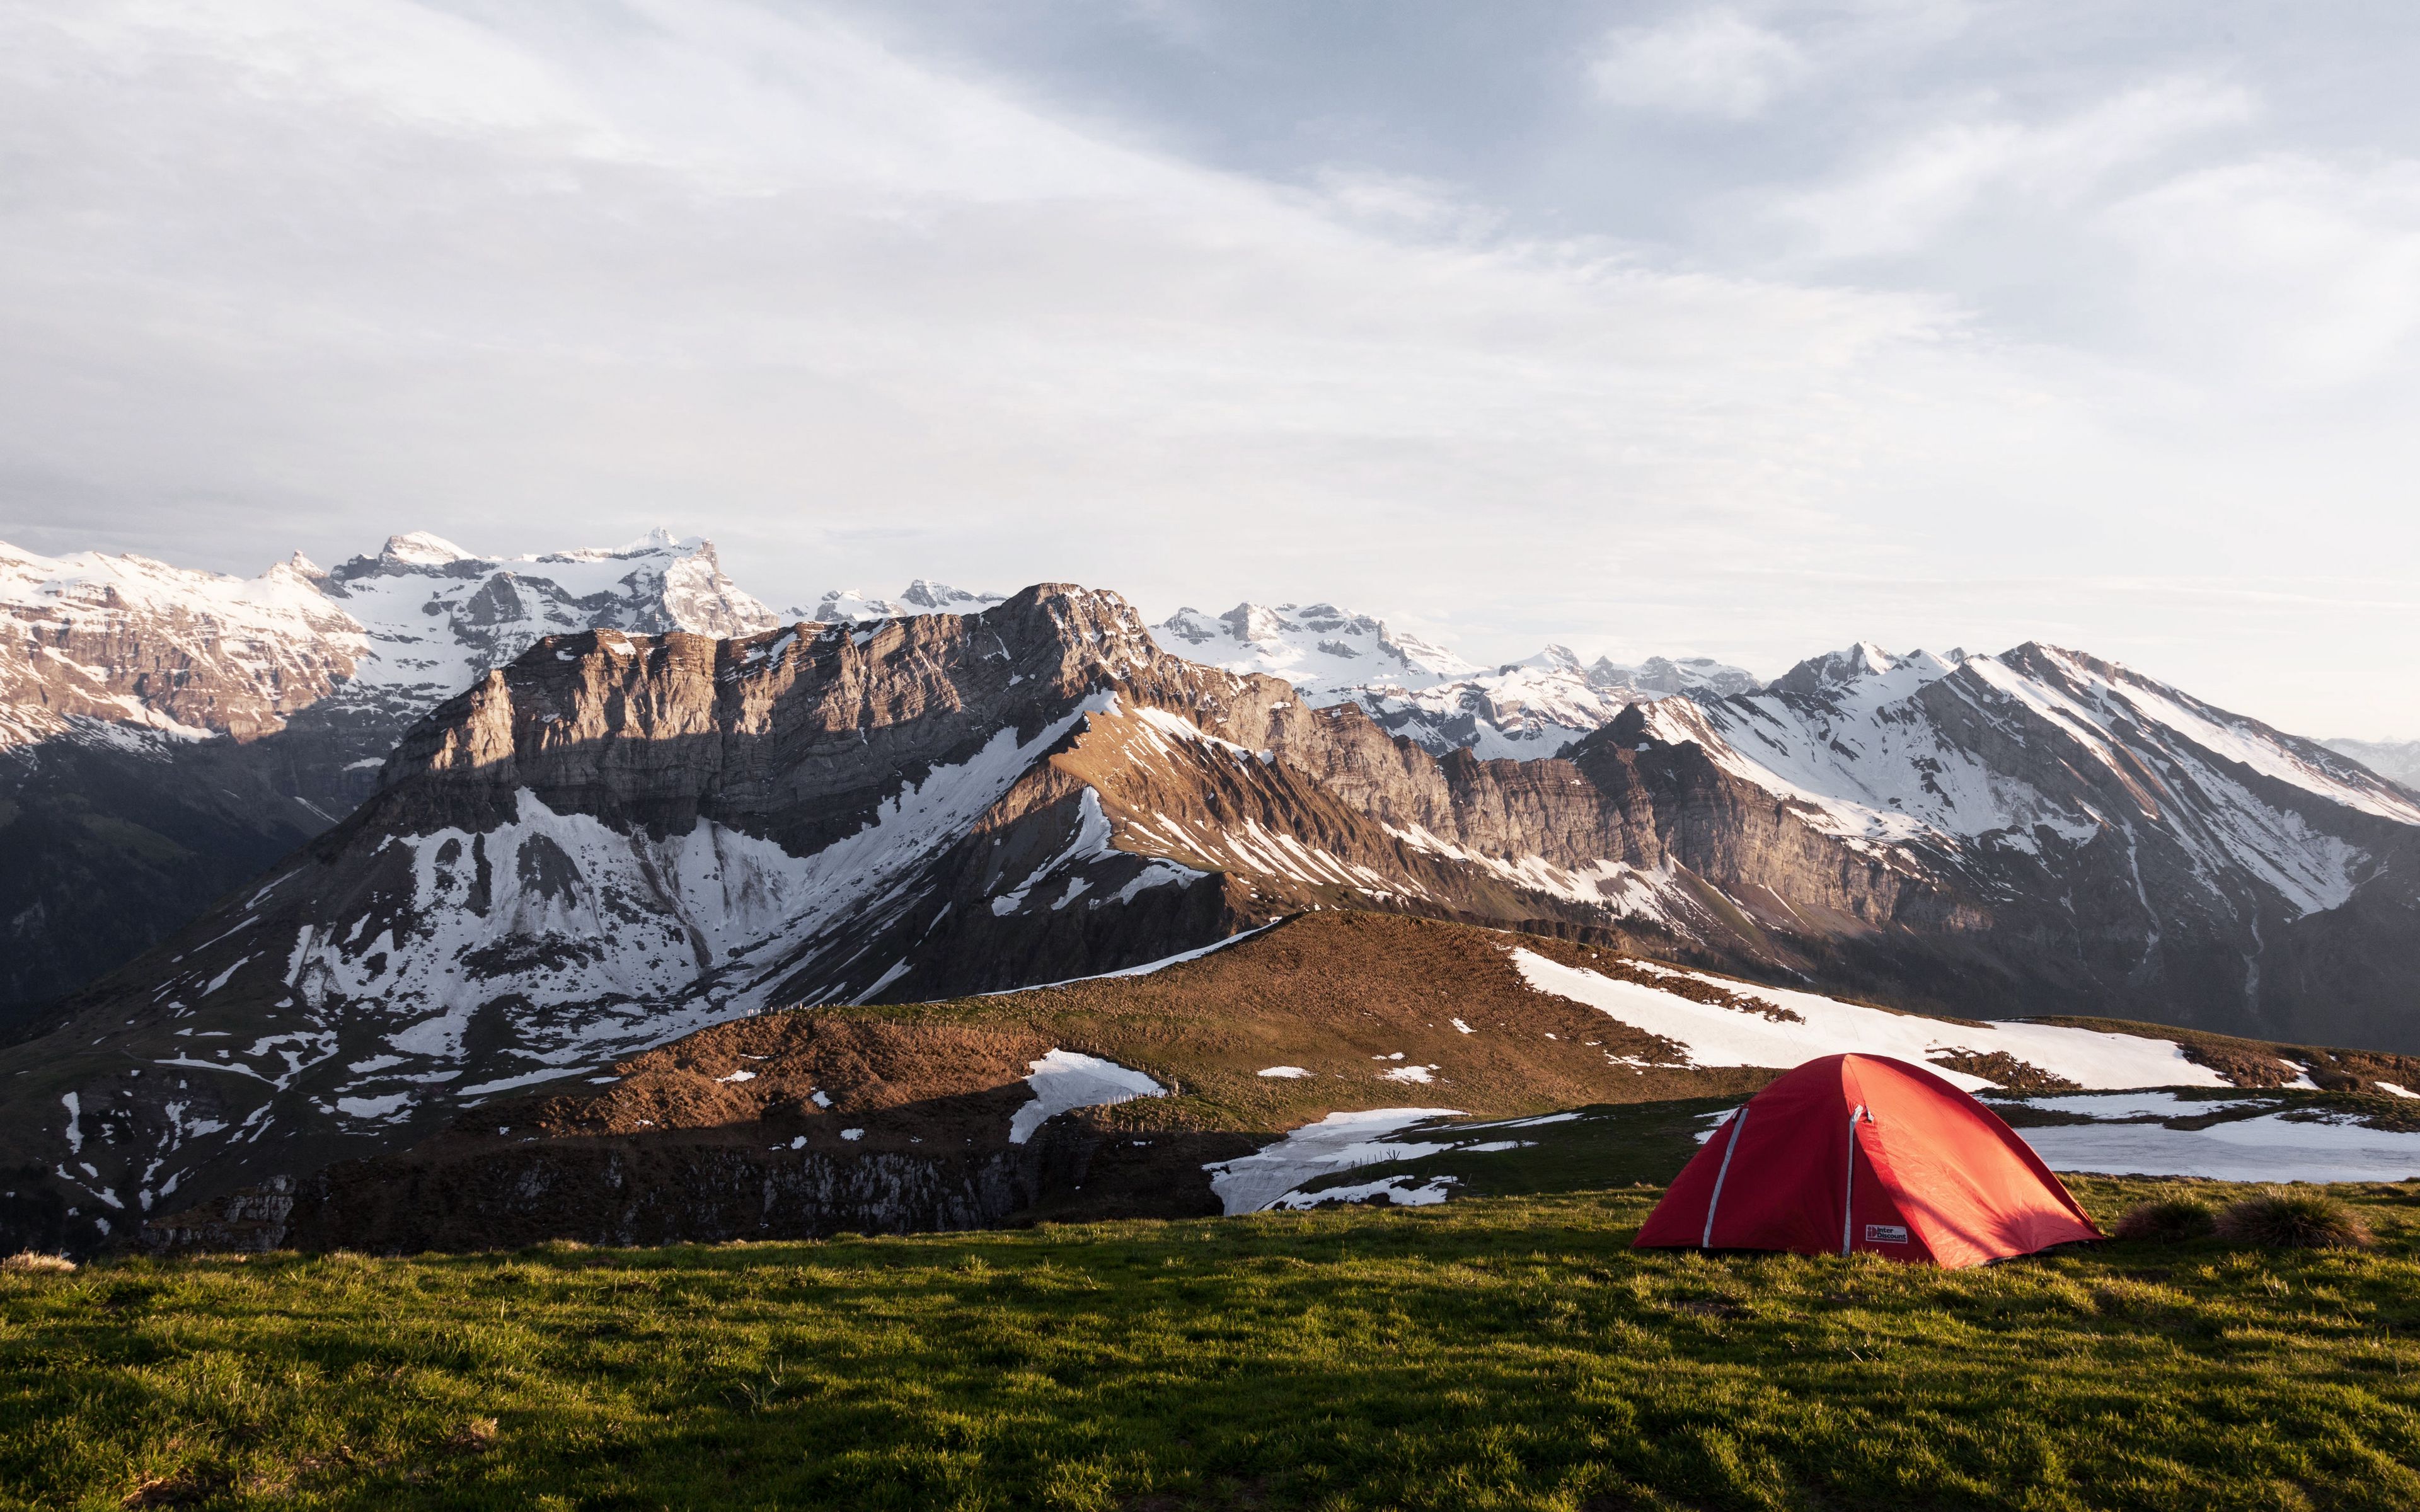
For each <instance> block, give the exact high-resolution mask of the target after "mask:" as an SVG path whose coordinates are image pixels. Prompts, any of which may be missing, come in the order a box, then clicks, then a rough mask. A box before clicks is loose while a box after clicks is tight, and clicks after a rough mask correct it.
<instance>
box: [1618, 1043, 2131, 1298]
mask: <svg viewBox="0 0 2420 1512" xmlns="http://www.w3.org/2000/svg"><path fill="white" fill-rule="evenodd" d="M2101 1237H2102V1233H2101V1230H2100V1229H2098V1228H2096V1227H2093V1225H2092V1220H2091V1219H2089V1218H2087V1217H2086V1216H2085V1215H2084V1210H2083V1209H2082V1208H2080V1207H2078V1206H2076V1203H2075V1198H2074V1197H2072V1196H2069V1195H2068V1190H2067V1188H2066V1187H2064V1186H2062V1185H2060V1184H2059V1180H2058V1178H2057V1177H2055V1176H2053V1175H2052V1174H2051V1173H2050V1167H2048V1166H2046V1165H2043V1164H2042V1163H2041V1157H2040V1156H2039V1155H2037V1154H2035V1153H2034V1152H2033V1150H2032V1149H2031V1148H2029V1147H2028V1146H2027V1145H2026V1144H2025V1142H2024V1140H2022V1139H2020V1138H2018V1137H2017V1136H2016V1134H2015V1132H2014V1131H2012V1130H2010V1129H2009V1126H2008V1125H2007V1124H2005V1123H2002V1122H2001V1121H2000V1119H1999V1116H1998V1115H1997V1114H1994V1113H1993V1111H1992V1110H1991V1109H1989V1108H1987V1107H1985V1106H1984V1105H1983V1104H1982V1103H1978V1102H1976V1101H1975V1100H1974V1099H1973V1098H1971V1097H1968V1096H1967V1095H1966V1094H1965V1093H1963V1092H1962V1091H1960V1090H1959V1089H1958V1088H1955V1087H1952V1086H1950V1085H1949V1084H1948V1083H1947V1082H1946V1081H1943V1080H1942V1079H1941V1078H1940V1077H1938V1076H1936V1075H1934V1074H1933V1073H1932V1072H1929V1071H1927V1070H1925V1069H1924V1068H1923V1067H1921V1066H1911V1065H1909V1064H1908V1063H1907V1062H1906V1061H1904V1060H1893V1059H1890V1058H1889V1057H1885V1056H1825V1057H1823V1059H1821V1060H1810V1061H1808V1062H1807V1064H1805V1065H1803V1066H1801V1067H1799V1068H1798V1069H1797V1070H1795V1071H1793V1072H1790V1073H1789V1074H1788V1075H1786V1076H1784V1077H1782V1078H1781V1079H1780V1080H1779V1081H1777V1082H1775V1083H1774V1084H1773V1085H1772V1086H1770V1087H1768V1088H1765V1089H1764V1090H1763V1091H1761V1092H1759V1093H1757V1094H1756V1096H1755V1097H1753V1098H1751V1099H1749V1100H1748V1104H1747V1106H1745V1107H1744V1108H1741V1109H1740V1110H1739V1111H1738V1112H1736V1113H1733V1114H1732V1115H1731V1116H1730V1118H1729V1119H1725V1120H1724V1122H1723V1124H1722V1126H1721V1127H1720V1128H1718V1129H1716V1130H1715V1131H1714V1137H1713V1138H1711V1139H1709V1140H1707V1141H1706V1147H1705V1148H1704V1149H1700V1150H1699V1151H1698V1154H1697V1158H1696V1159H1694V1160H1692V1161H1690V1162H1689V1164H1688V1166H1687V1167H1686V1168H1685V1169H1683V1171H1682V1172H1681V1175H1680V1179H1679V1180H1675V1181H1674V1182H1673V1183H1672V1186H1671V1190H1669V1191H1668V1192H1666V1193H1665V1194H1664V1200H1663V1201H1661V1202H1659V1203H1657V1204H1656V1205H1655V1211H1654V1212H1652V1214H1650V1215H1649V1216H1648V1219H1647V1227H1644V1228H1641V1229H1640V1230H1639V1231H1638V1238H1637V1241H1636V1242H1637V1245H1638V1246H1639V1247H1641V1248H1680V1247H1683V1246H1685V1247H1688V1248H1693V1249H1777V1250H1794V1251H1796V1252H1797V1253H1799V1254H1801V1255H1845V1254H1847V1253H1848V1252H1849V1251H1851V1250H1871V1251H1872V1252H1873V1253H1875V1254H1877V1255H1887V1256H1889V1257H1891V1258H1892V1259H1895V1260H1913V1261H1916V1262H1919V1263H1921V1262H1930V1263H1931V1264H1934V1265H1938V1266H1941V1267H1943V1268H1945V1269H1955V1268H1957V1267H1959V1266H1964V1265H1977V1264H1980V1263H1981V1262H1983V1261H1985V1260H1995V1259H2001V1258H2004V1257H2008V1256H2010V1255H2030V1254H2032V1253H2033V1252H2034V1251H2036V1250H2039V1249H2046V1248H2048V1247H2049V1246H2051V1245H2053V1244H2063V1243H2066V1242H2069V1241H2070V1240H2078V1239H2099V1238H2101Z"/></svg>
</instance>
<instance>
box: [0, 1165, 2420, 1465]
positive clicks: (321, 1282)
mask: <svg viewBox="0 0 2420 1512" xmlns="http://www.w3.org/2000/svg"><path fill="white" fill-rule="evenodd" d="M2187 1185H2188V1184H2187V1183H2155V1182H2148V1181H2087V1182H2081V1183H2078V1190H2079V1193H2080V1195H2082V1196H2084V1197H2085V1199H2086V1202H2087V1204H2088V1205H2089V1206H2091V1207H2092V1208H2093V1210H2094V1211H2096V1212H2097V1213H2099V1214H2100V1215H2102V1217H2103V1218H2104V1220H2105V1219H2107V1218H2110V1217H2114V1215H2115V1214H2116V1213H2118V1212H2119V1211H2124V1210H2125V1209H2126V1208H2127V1207H2129V1206H2131V1205H2133V1203H2135V1202H2137V1201H2140V1200H2144V1199H2146V1198H2148V1197H2152V1196H2161V1195H2172V1194H2174V1193H2176V1192H2179V1191H2181V1190H2184V1189H2186V1187H2187ZM2338 1191H2339V1195H2344V1196H2350V1199H2351V1200H2352V1202H2353V1203H2354V1205H2355V1206H2356V1207H2357V1208H2358V1209H2359V1210H2360V1211H2361V1212H2362V1215H2363V1216H2364V1217H2365V1218H2366V1220H2367V1221H2368V1223H2369V1224H2370V1226H2371V1227H2373V1228H2374V1229H2375V1230H2376V1232H2377V1234H2378V1236H2379V1246H2378V1248H2377V1249H2375V1250H2373V1251H2368V1252H2353V1251H2304V1252H2296V1253H2271V1252H2260V1251H2247V1250H2239V1249H2231V1248H2229V1247H2227V1246H2226V1245H2225V1244H2223V1243H2220V1242H2217V1241H2214V1240H2205V1241H2197V1242H2191V1243H2186V1244H2180V1245H2168V1246H2162V1245H2154V1244H2149V1243H2138V1244H2111V1245H2108V1246H2104V1247H2102V1248H2100V1249H2098V1250H2096V1251H2092V1252H2087V1253H2080V1254H2071V1255H2063V1256H2057V1257H2048V1258H2040V1259H2034V1260H2028V1261H2023V1262H2018V1263H2014V1264H2009V1265H2006V1266H2000V1267H1995V1268H1992V1269H1989V1270H1982V1271H1969V1272H1962V1273H1938V1272H1932V1271H1926V1270H1917V1269H1914V1268H1908V1267H1901V1266H1897V1265H1893V1264H1891V1263H1888V1262H1885V1261H1880V1260H1872V1259H1865V1258H1860V1259H1857V1260H1854V1261H1842V1260H1838V1259H1833V1258H1815V1259H1807V1258H1795V1257H1745V1256H1744V1257H1717V1258H1714V1259H1707V1258H1702V1257H1697V1256H1694V1255H1688V1254H1644V1255H1642V1254H1638V1253H1636V1252H1633V1251H1631V1250H1630V1249H1629V1248H1628V1247H1627V1245H1628V1242H1629V1239H1630V1236H1631V1234H1632V1233H1633V1232H1634V1231H1635V1230H1636V1227H1637V1224H1638V1222H1639V1220H1640V1219H1641V1218H1642V1217H1643V1216H1644V1215H1645V1213H1646V1211H1647V1210H1648V1208H1649V1206H1650V1205H1651V1203H1652V1200H1653V1197H1654V1194H1653V1193H1652V1192H1637V1191H1620V1192H1609V1193H1594V1194H1573V1195H1563V1196H1545V1197H1528V1198H1521V1197H1493V1198H1482V1199H1478V1200H1470V1201H1456V1202H1452V1203H1449V1204H1447V1205H1445V1206H1444V1207H1442V1208H1434V1209H1421V1210H1417V1211H1388V1210H1383V1209H1372V1210H1361V1209H1355V1210H1346V1211H1328V1212H1320V1213H1312V1214H1305V1215H1295V1214H1285V1215H1273V1216H1265V1217H1261V1218H1253V1219H1235V1220H1202V1221H1187V1222H1174V1223H1128V1224H1115V1225H1102V1226H1095V1227H1042V1228H1036V1229H1031V1230H1025V1231H1017V1232H997V1233H979V1234H952V1235H934V1236H925V1237H920V1238H913V1239H890V1240H864V1239H855V1240H837V1241H832V1242H824V1243H781V1244H755V1245H736V1246H729V1247H722V1248H690V1249H666V1250H655V1251H609V1250H588V1249H580V1248H575V1247H551V1248H546V1249H541V1250H534V1251H528V1252H524V1253H521V1254H518V1255H502V1256H486V1257H421V1258H414V1259H373V1258H365V1257H357V1256H344V1255H335V1256H321V1257H294V1256H273V1257H258V1258H255V1259H252V1260H250V1261H248V1262H246V1261H240V1260H236V1259H209V1260H196V1261H186V1262H177V1263H155V1262H150V1261H143V1260H128V1261H119V1262H115V1263H110V1264H105V1265H99V1266H90V1267H86V1268H85V1270H84V1271H82V1272H80V1273H77V1274H74V1275H70V1276H60V1277H42V1276H22V1275H15V1274H8V1275H0V1501H5V1502H7V1503H8V1504H17V1505H33V1506H42V1507H115V1506H117V1505H119V1504H121V1502H122V1501H123V1500H124V1499H125V1498H127V1497H128V1496H129V1494H130V1493H132V1492H135V1491H136V1490H137V1489H138V1488H140V1487H142V1486H144V1485H146V1484H147V1483H151V1484H152V1489H151V1490H150V1491H149V1492H148V1493H147V1497H148V1499H149V1501H150V1503H151V1504H165V1503H167V1502H168V1501H169V1500H171V1499H172V1498H173V1497H179V1496H181V1497H186V1498H188V1499H189V1501H190V1503H191V1504H225V1505H248V1504H271V1503H273V1504H278V1505H281V1506H304V1507H318V1506H343V1507H380V1508H385V1507H424V1506H427V1507H434V1506H444V1507H465V1506H467V1507H481V1506H495V1507H600V1508H601V1507H630V1508H640V1507H726V1506H727V1507H763V1508H773V1507H783V1508H795V1507H812V1506H834V1507H847V1508H890V1507H898V1508H908V1507H914V1508H925V1507H932V1508H951V1507H961V1508H973V1507H988V1508H1009V1507H1065V1508H1109V1507H1134V1508H1172V1507H1191V1506H1213V1507H1215V1506H1230V1505H1233V1506H1267V1507H1284V1506H1301V1507H1317V1508H1340V1509H1341V1508H1376V1507H1404V1508H1413V1507H1420V1508H1431V1507H1433V1508H1456V1509H1462V1508H1512V1507H1522V1508H1561V1509H1580V1508H1600V1507H1602V1508H1610V1507H1625V1506H1648V1507H1807V1508H1834V1507H1865V1506H1887V1507H1894V1508H1899V1507H2011V1508H2062V1507H2103V1506H2106V1507H2177V1508H2196V1509H2198V1508H2225V1507H2280V1508H2302V1507H2381V1508H2383V1507H2409V1506H2412V1505H2415V1504H2420V1473H2415V1472H2414V1470H2413V1468H2412V1467H2413V1465H2414V1464H2415V1463H2420V1414H2415V1407H2420V1343H2415V1342H2414V1337H2415V1335H2420V1210H2416V1209H2415V1208H2414V1206H2413V1205H2412V1204H2413V1202H2414V1200H2415V1189H2413V1188H2408V1187H2407V1188H2377V1189H2362V1190H2354V1189H2338ZM2209 1195H2211V1196H2214V1197H2216V1198H2218V1199H2220V1200H2224V1198H2225V1197H2226V1196H2228V1195H2229V1194H2228V1193H2227V1192H2226V1189H2211V1192H2210V1193H2209ZM489 1420H492V1427H490V1426H489Z"/></svg>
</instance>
